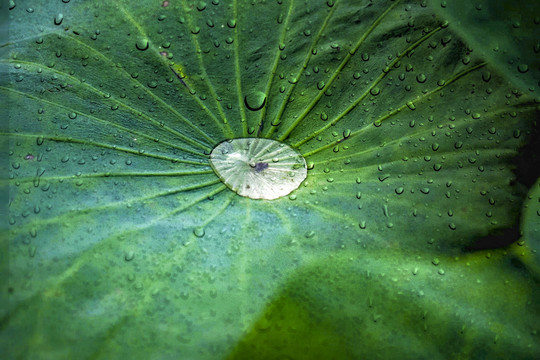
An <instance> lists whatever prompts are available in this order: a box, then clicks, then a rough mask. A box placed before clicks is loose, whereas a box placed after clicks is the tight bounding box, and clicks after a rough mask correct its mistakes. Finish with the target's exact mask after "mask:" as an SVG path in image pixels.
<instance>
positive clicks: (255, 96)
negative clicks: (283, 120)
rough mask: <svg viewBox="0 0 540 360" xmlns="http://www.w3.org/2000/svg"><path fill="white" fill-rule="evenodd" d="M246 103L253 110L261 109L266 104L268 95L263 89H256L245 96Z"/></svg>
mask: <svg viewBox="0 0 540 360" xmlns="http://www.w3.org/2000/svg"><path fill="white" fill-rule="evenodd" d="M244 104H245V105H246V107H247V108H248V109H249V110H251V111H259V110H261V109H262V108H263V107H264V105H265V104H266V95H265V94H264V93H263V92H262V91H254V92H252V93H249V94H247V95H246V96H245V97H244Z"/></svg>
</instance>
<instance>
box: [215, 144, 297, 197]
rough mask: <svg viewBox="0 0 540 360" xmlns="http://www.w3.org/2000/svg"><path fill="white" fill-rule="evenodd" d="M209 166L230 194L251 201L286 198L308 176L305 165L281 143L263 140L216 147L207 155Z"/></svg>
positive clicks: (295, 152) (293, 152)
mask: <svg viewBox="0 0 540 360" xmlns="http://www.w3.org/2000/svg"><path fill="white" fill-rule="evenodd" d="M210 165H211V166H212V168H213V169H214V171H215V173H216V174H217V175H218V176H219V178H220V179H221V181H223V183H224V184H225V185H227V186H228V187H229V188H230V189H231V190H233V191H235V192H236V193H237V194H238V195H241V196H245V197H249V198H251V199H267V200H272V199H277V198H280V197H282V196H285V195H288V194H290V193H291V192H292V191H293V190H295V189H296V188H298V187H299V186H300V184H301V183H302V182H303V181H304V179H305V178H306V176H307V166H306V161H305V160H304V158H303V157H302V155H300V153H298V152H297V151H296V150H294V149H292V148H291V147H289V146H287V145H286V144H284V143H281V142H278V141H275V140H270V139H262V138H256V139H254V138H240V139H234V140H227V141H224V142H222V143H220V144H218V145H217V146H216V147H215V148H214V149H213V150H212V153H211V154H210ZM291 174H292V175H293V176H291Z"/></svg>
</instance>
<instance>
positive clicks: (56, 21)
mask: <svg viewBox="0 0 540 360" xmlns="http://www.w3.org/2000/svg"><path fill="white" fill-rule="evenodd" d="M62 21H64V14H62V13H60V14H58V15H56V16H55V17H54V25H60V24H62Z"/></svg>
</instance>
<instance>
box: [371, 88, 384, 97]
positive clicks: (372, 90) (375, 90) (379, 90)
mask: <svg viewBox="0 0 540 360" xmlns="http://www.w3.org/2000/svg"><path fill="white" fill-rule="evenodd" d="M369 93H370V94H371V95H373V96H377V95H379V94H380V93H381V89H379V88H378V87H374V88H372V89H371V90H369Z"/></svg>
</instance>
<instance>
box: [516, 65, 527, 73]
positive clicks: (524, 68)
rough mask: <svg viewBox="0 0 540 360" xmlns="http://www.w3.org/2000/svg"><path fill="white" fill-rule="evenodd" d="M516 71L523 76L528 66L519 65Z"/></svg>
mask: <svg viewBox="0 0 540 360" xmlns="http://www.w3.org/2000/svg"><path fill="white" fill-rule="evenodd" d="M517 69H518V71H519V72H520V73H522V74H525V73H526V72H527V71H529V65H527V64H519V65H518V68H517Z"/></svg>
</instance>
